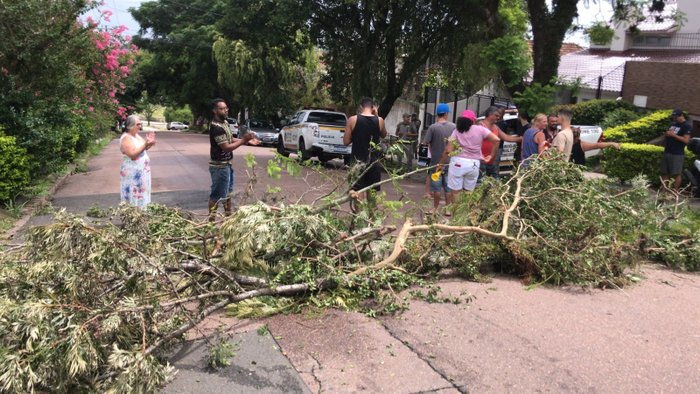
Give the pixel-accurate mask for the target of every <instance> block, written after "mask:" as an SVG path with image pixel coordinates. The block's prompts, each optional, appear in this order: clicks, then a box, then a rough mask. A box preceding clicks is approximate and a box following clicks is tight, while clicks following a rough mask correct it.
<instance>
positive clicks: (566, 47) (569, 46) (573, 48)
mask: <svg viewBox="0 0 700 394" xmlns="http://www.w3.org/2000/svg"><path fill="white" fill-rule="evenodd" d="M532 45H533V44H532V40H527V48H528V51H530V53H532ZM581 49H583V47H582V46H580V45H578V44H574V43H573V42H564V43H562V44H561V48H559V56H564V55H568V54H570V53H572V52H578V51H580V50H581Z"/></svg>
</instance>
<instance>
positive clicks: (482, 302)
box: [54, 133, 700, 393]
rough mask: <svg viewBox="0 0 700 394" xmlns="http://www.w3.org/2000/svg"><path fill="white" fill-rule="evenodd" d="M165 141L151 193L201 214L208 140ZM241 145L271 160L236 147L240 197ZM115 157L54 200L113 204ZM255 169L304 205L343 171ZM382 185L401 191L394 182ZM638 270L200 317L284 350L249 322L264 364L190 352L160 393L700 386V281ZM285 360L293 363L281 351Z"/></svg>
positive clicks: (413, 186) (461, 285)
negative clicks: (275, 174)
mask: <svg viewBox="0 0 700 394" xmlns="http://www.w3.org/2000/svg"><path fill="white" fill-rule="evenodd" d="M158 138H159V142H158V145H156V147H155V148H154V149H153V150H152V151H151V152H150V155H151V158H152V162H153V185H154V194H153V200H154V201H156V202H162V203H167V204H169V205H176V206H181V207H184V208H187V209H192V210H197V211H199V212H201V213H204V211H205V210H206V208H205V204H206V200H207V190H208V187H209V176H208V173H207V169H206V167H207V152H208V140H207V137H206V136H203V135H194V134H182V133H160V134H159V137H158ZM245 153H254V154H255V156H256V157H257V158H258V162H259V163H260V164H261V165H264V163H265V162H266V160H267V159H269V158H270V157H271V156H272V154H271V153H270V152H269V150H268V149H266V148H260V147H244V148H242V149H240V150H239V151H237V152H236V158H235V159H234V167H235V168H236V171H237V184H236V190H237V191H242V190H243V189H244V186H245V181H246V179H247V178H248V177H247V176H243V174H244V170H243V169H244V161H243V158H242V154H245ZM119 161H120V155H119V153H118V147H117V144H116V141H113V142H112V143H111V144H110V145H109V146H108V147H107V149H106V150H105V151H104V153H103V154H102V155H100V156H98V157H96V158H95V159H93V160H92V161H91V162H90V163H89V169H90V171H89V172H88V173H85V174H77V175H75V176H72V177H70V178H69V179H68V180H67V181H66V182H65V184H64V185H63V187H62V188H61V189H60V190H59V191H58V192H57V193H56V195H55V199H54V205H55V206H64V207H67V208H68V209H69V210H72V211H75V212H84V211H85V210H86V209H87V208H89V207H90V206H91V205H92V204H97V205H99V206H110V205H114V204H116V203H118V200H119V199H118V195H117V191H118V182H119V180H118V178H119V177H118V167H119ZM256 173H257V174H258V183H257V184H256V185H255V192H254V194H253V196H252V198H253V199H255V198H263V197H264V191H265V190H266V187H267V185H271V186H278V187H280V188H282V189H283V190H284V193H283V194H284V196H283V197H284V199H286V200H287V201H290V202H294V201H297V200H301V201H305V202H310V201H312V200H313V199H316V198H318V197H319V196H322V195H323V194H324V193H327V192H328V191H331V190H333V189H334V187H335V186H334V182H338V183H342V181H343V179H344V176H345V172H344V170H342V169H336V168H327V169H325V170H324V171H323V172H322V174H321V175H319V174H317V173H314V172H311V171H307V172H305V174H304V175H303V176H302V177H300V178H291V177H288V176H286V177H283V179H282V180H273V181H270V180H269V179H268V178H267V177H266V175H264V168H259V169H258V170H257V172H256ZM402 188H403V189H404V190H406V191H407V192H408V198H409V199H416V198H418V197H419V196H420V195H421V194H422V190H423V189H422V183H421V182H420V180H417V179H416V180H409V181H406V182H402ZM386 190H387V192H388V193H389V194H391V195H395V194H396V192H395V190H394V189H393V188H392V187H387V188H386ZM642 270H643V275H644V277H645V279H644V280H643V281H642V282H641V283H639V284H636V285H633V286H631V287H629V288H626V289H624V290H606V291H601V290H582V289H579V288H564V289H562V288H544V287H542V288H536V289H534V290H527V289H526V288H525V287H524V286H523V285H522V284H521V283H520V282H519V281H517V280H516V279H513V278H508V277H500V276H496V277H495V278H494V280H493V281H492V282H490V283H473V282H465V281H461V280H456V279H443V280H441V281H440V282H439V285H440V286H441V287H442V289H443V291H444V293H445V294H446V295H447V294H451V295H453V296H459V297H462V298H463V299H465V300H466V298H467V296H468V295H472V296H474V297H473V298H472V299H471V302H463V303H461V304H459V305H453V304H428V303H425V302H423V301H415V300H414V301H411V305H410V309H409V310H408V311H407V312H405V313H403V314H401V315H397V316H389V317H382V318H380V319H371V318H368V317H366V316H364V315H361V314H357V313H348V312H342V311H329V312H327V313H325V314H323V315H321V316H317V315H305V314H301V315H282V316H275V317H272V318H269V319H267V320H264V321H254V322H249V321H238V320H235V319H231V318H227V317H224V316H216V317H214V318H212V319H210V320H209V321H208V322H206V324H203V326H204V327H209V329H210V332H214V331H215V330H214V329H213V327H218V326H220V325H224V327H229V328H230V330H231V331H232V332H234V333H235V334H236V335H243V334H242V333H246V332H247V333H248V334H247V335H248V336H246V337H245V338H247V340H248V341H252V342H259V346H266V347H271V346H277V345H276V344H272V343H271V342H269V341H267V342H266V341H264V340H262V341H259V340H257V339H255V337H252V336H251V335H252V334H251V333H254V330H255V328H257V327H259V326H260V325H261V324H268V327H269V329H270V332H271V334H272V335H273V336H274V338H276V341H277V343H278V344H279V346H280V347H281V349H279V350H280V352H277V353H276V354H275V352H273V354H271V355H270V354H269V353H265V354H266V355H268V356H269V358H270V359H271V360H273V361H270V363H264V362H263V361H261V360H262V358H263V357H262V356H261V358H260V360H258V359H251V358H250V357H249V356H244V357H243V356H242V357H240V358H234V365H233V366H232V367H230V368H231V369H229V370H226V371H223V372H220V373H218V374H216V375H206V372H205V371H204V370H203V369H202V367H201V364H196V360H194V361H192V360H191V359H188V360H189V361H184V362H180V363H179V364H178V365H180V366H181V367H183V368H184V369H183V370H182V371H181V376H180V377H178V379H184V381H182V380H179V381H176V382H175V383H173V386H169V387H168V388H166V391H167V392H178V391H180V392H182V391H186V392H201V393H205V392H227V391H228V392H245V391H250V390H251V388H257V389H263V387H265V388H264V389H265V390H266V391H272V392H280V390H281V389H282V388H284V387H286V388H287V389H286V390H283V389H282V390H281V391H300V390H301V389H300V388H299V387H300V386H297V385H295V383H293V382H297V380H295V379H294V375H295V373H294V370H295V371H298V373H299V374H300V376H301V378H302V380H303V382H304V383H305V384H306V386H307V387H308V388H309V389H310V390H311V391H313V392H357V391H367V392H390V393H413V392H445V393H447V392H604V393H605V392H616V393H617V392H678V393H690V392H698V387H700V296H699V295H700V277H699V276H698V275H692V274H685V273H678V272H672V271H669V270H665V269H661V268H658V267H655V266H643V268H642ZM252 342H251V343H252ZM249 345H250V346H252V349H249V348H248V347H246V349H248V350H246V352H248V353H246V354H250V353H251V352H252V353H255V346H257V345H254V344H249ZM189 346H190V348H197V345H189ZM246 346H248V345H246ZM267 350H269V349H265V351H267ZM273 350H274V349H273ZM185 352H186V351H185ZM261 354H263V352H262V350H261ZM282 355H284V356H286V357H287V358H288V360H289V362H287V361H286V360H285V359H284V358H279V357H281V356H282ZM268 356H265V357H268ZM197 357H198V356H197ZM197 357H195V358H197ZM251 360H253V361H256V363H257V362H258V361H259V362H260V363H263V364H264V365H265V368H267V369H265V368H260V369H257V370H255V371H254V372H250V373H251V374H252V373H254V374H258V375H259V376H260V377H261V379H266V380H267V381H268V382H269V384H268V385H266V386H259V385H258V383H250V382H249V381H245V380H239V379H244V378H246V379H247V377H246V376H244V375H245V371H250V370H251V369H254V367H252V365H253V364H251V362H252V361H251ZM180 361H182V360H180ZM190 361H192V362H190ZM193 363H194V364H193ZM290 363H291V364H290ZM198 365H199V366H198ZM290 365H293V368H294V370H292V367H291V366H290ZM265 371H268V375H265V373H264V372H265ZM248 376H250V375H248ZM246 382H247V383H246ZM280 382H282V383H280ZM285 382H286V383H285ZM195 383H196V384H195ZM259 384H262V383H259ZM241 385H242V386H241ZM285 385H286V386H285Z"/></svg>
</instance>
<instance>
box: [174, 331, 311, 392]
mask: <svg viewBox="0 0 700 394" xmlns="http://www.w3.org/2000/svg"><path fill="white" fill-rule="evenodd" d="M261 334H262V335H260V334H258V333H257V332H255V331H252V332H246V333H240V334H233V335H231V336H230V337H227V340H228V342H229V343H231V344H234V346H235V349H236V350H235V353H236V354H235V356H233V357H232V358H231V359H230V362H231V365H229V366H227V367H223V368H220V369H212V368H210V367H208V366H207V357H208V355H209V353H208V344H207V342H206V341H205V340H201V339H200V340H196V341H189V342H185V343H184V344H183V345H181V346H179V347H178V348H177V350H176V351H175V352H174V354H173V355H172V356H171V357H170V358H169V362H170V363H171V364H172V365H173V366H175V368H177V375H176V377H175V379H174V380H173V381H172V382H170V383H169V384H168V385H167V386H166V387H165V388H164V389H163V393H167V394H192V393H222V394H224V393H250V392H256V393H270V394H272V393H309V392H310V391H309V389H308V388H307V387H306V384H304V381H303V380H302V379H301V378H300V377H299V374H297V372H296V371H295V370H294V367H293V366H292V365H291V363H290V362H289V360H287V358H286V357H285V356H284V355H283V354H282V352H281V351H280V349H279V346H278V345H277V342H275V340H274V338H272V336H271V335H270V333H269V332H265V333H261ZM210 340H212V341H216V338H211V339H210Z"/></svg>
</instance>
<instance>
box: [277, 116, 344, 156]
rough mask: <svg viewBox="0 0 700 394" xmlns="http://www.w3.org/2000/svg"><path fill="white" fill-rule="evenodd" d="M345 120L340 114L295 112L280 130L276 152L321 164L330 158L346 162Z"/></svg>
mask: <svg viewBox="0 0 700 394" xmlns="http://www.w3.org/2000/svg"><path fill="white" fill-rule="evenodd" d="M346 123H347V117H346V116H345V114H344V113H342V112H334V111H327V110H316V109H305V110H301V111H299V112H297V113H296V114H295V115H294V117H293V118H292V119H291V120H290V121H289V123H287V125H286V126H284V127H283V128H282V130H281V131H280V136H279V138H278V139H277V152H279V153H280V154H281V155H283V156H289V154H290V153H296V154H297V155H299V158H300V159H302V160H308V159H310V158H312V157H318V160H319V161H321V162H326V161H328V160H331V159H334V158H341V159H344V160H348V158H349V157H350V146H349V145H348V146H345V145H343V134H344V133H345V124H346Z"/></svg>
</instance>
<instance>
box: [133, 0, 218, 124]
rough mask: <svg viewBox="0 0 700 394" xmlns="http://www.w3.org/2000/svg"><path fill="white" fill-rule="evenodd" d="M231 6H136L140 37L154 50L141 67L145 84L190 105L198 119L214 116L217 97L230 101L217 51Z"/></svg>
mask: <svg viewBox="0 0 700 394" xmlns="http://www.w3.org/2000/svg"><path fill="white" fill-rule="evenodd" d="M225 8H226V4H225V2H224V1H223V0H192V1H187V2H183V1H179V0H159V1H148V2H145V3H142V4H141V6H140V7H139V8H131V9H130V12H131V14H132V16H133V17H134V19H135V20H136V21H137V22H138V23H139V25H140V32H139V33H140V34H139V35H137V36H136V37H134V41H135V42H136V44H137V45H139V46H140V47H142V48H144V49H145V50H147V51H148V52H150V54H151V58H150V59H148V63H147V64H145V65H143V66H140V67H139V72H140V73H141V77H142V79H143V87H142V88H143V89H145V90H147V91H148V92H149V94H150V95H151V96H153V97H162V98H163V99H164V101H165V103H166V104H171V105H174V106H178V107H179V106H183V105H188V106H189V107H190V108H191V109H192V111H193V113H194V115H195V117H198V116H205V117H206V116H208V115H209V113H210V110H209V102H210V100H211V99H212V98H214V97H223V98H225V99H230V98H231V97H230V94H228V92H226V91H225V89H223V88H222V87H221V85H220V84H219V83H218V80H217V78H218V69H217V67H216V63H215V62H214V58H213V50H212V44H213V43H214V39H215V37H216V29H215V24H216V22H217V21H218V20H220V19H221V18H223V17H224V15H225Z"/></svg>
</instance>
